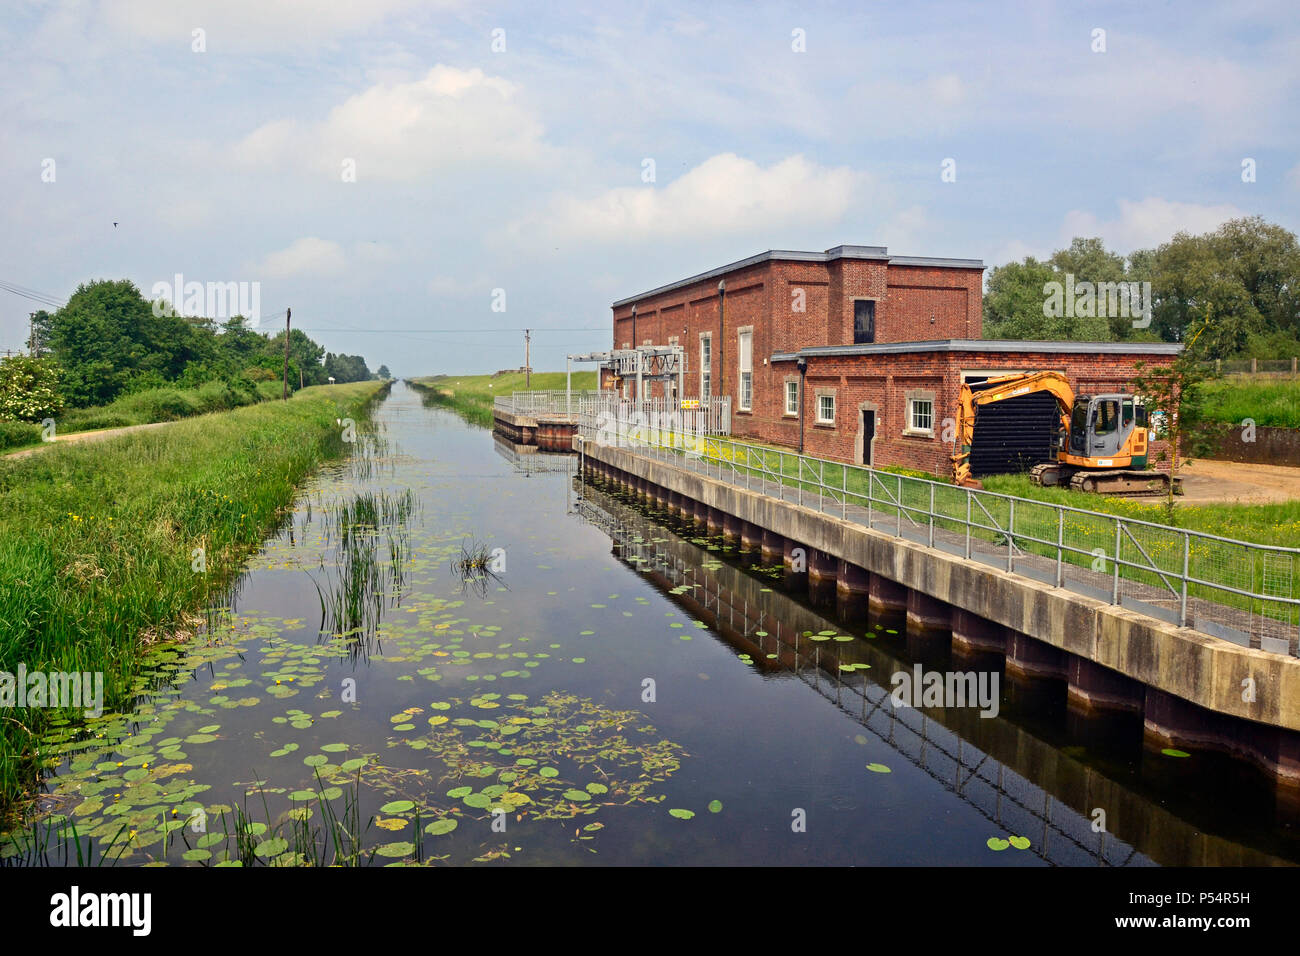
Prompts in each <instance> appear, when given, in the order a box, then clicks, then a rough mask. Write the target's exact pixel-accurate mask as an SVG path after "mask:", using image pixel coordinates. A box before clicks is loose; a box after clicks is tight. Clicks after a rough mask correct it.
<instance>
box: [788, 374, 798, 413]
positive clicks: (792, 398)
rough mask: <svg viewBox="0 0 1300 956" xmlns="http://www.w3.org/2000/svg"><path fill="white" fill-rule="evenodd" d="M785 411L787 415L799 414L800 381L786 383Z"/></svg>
mask: <svg viewBox="0 0 1300 956" xmlns="http://www.w3.org/2000/svg"><path fill="white" fill-rule="evenodd" d="M785 413H786V414H787V415H798V414H799V383H798V382H786V383H785Z"/></svg>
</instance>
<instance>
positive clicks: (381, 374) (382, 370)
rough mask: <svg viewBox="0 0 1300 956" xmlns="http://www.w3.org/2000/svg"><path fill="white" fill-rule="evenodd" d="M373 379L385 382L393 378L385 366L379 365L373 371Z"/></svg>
mask: <svg viewBox="0 0 1300 956" xmlns="http://www.w3.org/2000/svg"><path fill="white" fill-rule="evenodd" d="M375 377H376V378H378V379H382V380H385V381H387V380H388V379H390V378H392V377H393V373H392V372H390V371H388V366H387V365H381V366H379V368H378V369H376V370H375Z"/></svg>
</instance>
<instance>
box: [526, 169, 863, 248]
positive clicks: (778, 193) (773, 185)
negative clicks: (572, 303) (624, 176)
mask: <svg viewBox="0 0 1300 956" xmlns="http://www.w3.org/2000/svg"><path fill="white" fill-rule="evenodd" d="M864 183H865V176H864V175H863V174H861V173H857V172H854V171H853V170H851V169H849V168H848V167H844V166H840V167H835V168H827V167H824V166H818V165H817V164H816V163H812V162H809V161H808V160H806V159H804V157H802V156H790V157H788V158H786V159H783V160H781V161H780V162H779V163H776V164H775V165H773V166H769V167H768V168H766V169H764V168H763V167H761V166H759V165H758V164H757V163H755V162H753V161H752V160H749V159H744V158H743V157H740V156H737V155H735V154H734V153H721V154H719V155H717V156H713V157H711V158H710V159H707V160H705V161H704V162H703V163H701V164H700V165H698V166H696V167H695V168H694V169H692V170H690V171H689V172H687V173H685V174H684V175H682V176H681V177H679V178H678V179H675V180H673V181H672V182H671V183H669V184H668V185H666V186H663V187H650V186H645V187H621V188H615V189H609V190H606V191H605V192H603V193H601V194H600V195H598V196H596V197H594V198H591V199H579V198H576V197H572V196H568V197H561V198H558V199H556V200H554V201H553V202H552V203H551V204H550V208H549V209H548V210H546V211H545V213H544V214H542V215H539V216H534V217H530V218H527V219H524V220H520V221H517V222H516V223H514V224H512V226H511V227H510V228H511V233H512V234H513V235H515V236H520V235H521V234H527V235H530V236H531V235H532V234H534V233H542V234H545V235H547V236H553V237H563V238H574V239H588V240H601V241H608V240H632V241H642V240H647V239H668V238H681V237H691V238H699V237H704V236H719V235H729V234H735V233H751V232H767V231H776V230H778V229H782V228H786V227H793V226H800V227H808V226H815V225H825V224H831V223H835V222H838V221H839V220H841V219H842V218H843V217H844V215H845V213H846V212H847V210H848V207H849V205H850V204H851V203H852V202H853V201H854V199H855V198H856V197H857V195H858V194H859V193H860V192H861V190H862V187H863V185H864Z"/></svg>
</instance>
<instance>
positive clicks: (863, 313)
mask: <svg viewBox="0 0 1300 956" xmlns="http://www.w3.org/2000/svg"><path fill="white" fill-rule="evenodd" d="M874 341H876V303H875V302H874V301H873V300H871V299H856V300H855V301H854V303H853V344H854V345H862V344H864V343H867V342H874Z"/></svg>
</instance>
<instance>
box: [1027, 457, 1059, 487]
mask: <svg viewBox="0 0 1300 956" xmlns="http://www.w3.org/2000/svg"><path fill="white" fill-rule="evenodd" d="M1029 480H1030V481H1031V482H1033V483H1034V484H1036V485H1042V486H1043V487H1044V488H1055V487H1057V486H1058V485H1059V484H1060V483H1061V466H1060V464H1059V463H1057V462H1054V461H1045V462H1042V463H1041V464H1037V465H1034V467H1033V468H1030V469H1029Z"/></svg>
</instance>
